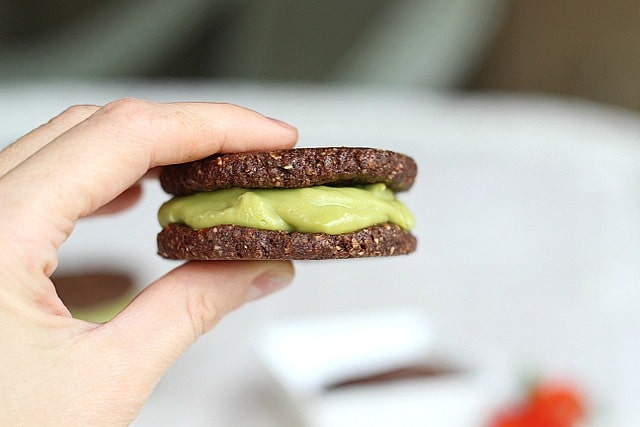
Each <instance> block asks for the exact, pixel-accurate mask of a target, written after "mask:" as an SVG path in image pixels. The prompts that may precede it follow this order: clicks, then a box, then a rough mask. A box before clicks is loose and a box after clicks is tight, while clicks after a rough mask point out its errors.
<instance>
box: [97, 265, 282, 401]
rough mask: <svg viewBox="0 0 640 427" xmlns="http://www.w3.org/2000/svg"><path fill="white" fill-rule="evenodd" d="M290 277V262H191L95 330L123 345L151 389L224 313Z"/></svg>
mask: <svg viewBox="0 0 640 427" xmlns="http://www.w3.org/2000/svg"><path fill="white" fill-rule="evenodd" d="M292 278H293V266H292V264H291V263H289V262H277V261H263V262H250V261H240V262H189V263H187V264H184V265H182V266H180V267H178V268H176V269H175V270H173V271H172V272H170V273H169V274H167V275H166V276H164V277H163V278H161V279H159V280H158V281H157V282H155V283H154V284H152V285H151V286H149V287H148V288H147V289H145V290H144V291H143V292H142V293H141V294H140V295H139V296H138V297H137V298H136V299H135V300H134V301H133V302H132V303H131V304H130V305H129V306H128V307H127V308H126V309H125V310H124V311H123V312H122V313H120V314H119V315H118V316H116V317H115V318H114V319H113V320H112V321H110V322H108V323H106V324H104V325H103V326H101V327H100V328H98V329H96V330H95V331H94V332H95V333H96V334H97V335H98V337H97V338H98V339H100V340H106V345H107V346H115V347H116V348H118V349H120V351H122V357H123V359H124V360H125V361H126V363H127V364H128V366H129V368H128V369H130V370H131V373H132V375H133V374H135V375H136V376H137V378H139V379H140V381H143V382H144V381H147V382H148V384H146V386H148V387H149V390H148V391H149V393H150V392H151V390H152V389H153V386H155V382H156V381H157V380H159V379H160V376H161V375H162V374H163V373H164V372H165V370H166V369H167V368H168V367H169V366H170V365H171V364H172V363H173V362H174V361H175V360H176V359H177V357H178V356H179V355H180V354H182V352H183V351H184V350H185V349H186V348H187V347H188V346H189V345H191V344H192V343H193V342H194V341H195V340H196V339H198V337H200V336H201V335H202V334H203V333H205V332H206V331H208V330H209V329H211V328H212V327H213V326H214V325H215V324H216V323H217V322H218V321H220V319H221V318H222V317H223V316H224V315H226V314H227V313H229V312H230V311H232V310H234V309H236V308H238V307H239V306H241V305H242V304H244V303H245V302H247V301H251V300H254V299H257V298H260V297H262V296H265V295H267V294H270V293H271V292H274V291H276V290H278V289H280V288H282V287H284V286H286V285H287V284H288V283H289V282H290V281H291V280H292ZM150 379H151V380H150Z"/></svg>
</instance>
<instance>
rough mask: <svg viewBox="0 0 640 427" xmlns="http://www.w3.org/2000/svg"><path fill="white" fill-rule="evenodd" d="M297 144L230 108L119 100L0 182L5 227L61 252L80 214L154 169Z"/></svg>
mask: <svg viewBox="0 0 640 427" xmlns="http://www.w3.org/2000/svg"><path fill="white" fill-rule="evenodd" d="M296 140H297V131H296V130H295V128H293V127H291V126H288V125H286V124H284V123H282V122H279V121H277V120H273V119H269V118H267V117H265V116H263V115H261V114H259V113H257V112H255V111H251V110H248V109H244V108H241V107H238V106H234V105H230V104H214V103H172V104H159V103H151V102H146V101H141V100H136V99H124V100H118V101H115V102H112V103H110V104H107V105H105V106H104V107H102V108H100V109H99V110H97V111H96V112H95V113H94V114H93V115H91V117H89V118H88V119H86V120H84V121H83V122H81V123H79V124H77V125H76V126H74V127H72V128H71V129H69V130H68V131H66V132H65V133H63V134H62V135H60V136H59V137H58V138H56V139H55V140H54V141H52V142H51V143H49V144H47V145H46V146H44V147H42V148H41V149H40V150H39V151H37V152H36V153H35V154H33V155H32V156H30V157H29V158H28V159H27V160H25V161H24V162H22V163H21V164H20V165H18V166H16V167H15V168H14V169H13V170H11V171H10V172H9V173H7V174H6V175H5V176H3V177H2V178H0V200H2V202H3V203H2V204H3V209H2V210H1V211H0V217H1V220H0V223H2V224H3V225H4V226H5V227H6V229H8V230H11V229H13V230H15V229H19V230H21V231H20V233H21V234H22V236H23V237H25V236H24V233H25V230H26V231H27V232H29V230H32V232H37V233H39V234H38V235H37V237H38V238H39V239H42V238H43V237H45V236H43V232H44V233H45V234H46V237H48V238H49V239H51V244H52V245H53V246H54V247H55V248H57V247H58V246H59V245H60V244H61V243H62V242H63V241H64V240H65V239H66V237H67V236H68V235H69V233H70V232H71V230H72V229H73V226H74V224H75V221H76V220H77V219H78V218H79V217H82V216H85V215H88V214H90V213H91V212H94V211H95V210H96V209H98V208H99V207H101V206H103V205H105V204H106V203H107V202H109V201H110V200H112V199H114V198H115V197H116V196H117V195H118V194H120V193H122V192H123V191H124V190H126V189H127V188H128V187H129V186H131V185H132V184H133V183H135V182H136V181H137V180H138V179H140V178H141V177H142V176H143V175H144V174H145V173H146V172H147V171H148V170H149V169H151V168H153V167H156V166H162V165H166V164H171V163H181V162H187V161H191V160H195V159H198V158H202V157H206V156H208V155H211V154H213V153H216V152H230V151H247V150H258V149H272V148H285V147H291V146H293V145H294V144H295V142H296ZM24 222H26V224H24ZM20 224H22V225H25V226H26V227H20V226H19V225H20ZM26 237H29V236H26ZM31 237H32V238H33V237H36V236H31ZM32 240H37V239H32Z"/></svg>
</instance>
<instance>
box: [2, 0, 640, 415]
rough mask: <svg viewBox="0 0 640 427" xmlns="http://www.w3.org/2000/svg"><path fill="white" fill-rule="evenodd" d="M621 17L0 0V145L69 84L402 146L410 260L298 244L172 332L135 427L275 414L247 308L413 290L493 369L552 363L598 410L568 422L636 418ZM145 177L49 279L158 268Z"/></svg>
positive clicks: (67, 99) (629, 23) (376, 0)
mask: <svg viewBox="0 0 640 427" xmlns="http://www.w3.org/2000/svg"><path fill="white" fill-rule="evenodd" d="M639 22H640V2H629V1H623V0H608V1H606V0H599V1H589V2H585V1H578V0H539V1H527V0H394V1H391V0H366V1H363V0H353V1H344V0H323V1H300V0H182V1H164V0H96V1H92V2H87V1H81V0H60V1H41V0H40V1H39V0H22V1H19V2H18V1H7V0H4V1H3V0H0V147H1V146H2V145H4V144H5V143H8V142H9V141H11V140H13V139H15V138H17V137H19V136H20V135H22V134H24V133H25V132H27V131H28V130H30V129H32V128H33V127H34V126H36V125H38V124H40V123H42V122H44V121H46V120H48V119H49V118H50V117H52V116H53V115H55V114H57V113H59V112H60V111H62V110H63V109H64V108H65V107H66V106H68V105H70V104H72V103H96V104H101V103H105V102H108V101H109V100H111V99H114V98H117V97H122V96H137V97H143V98H149V99H158V100H194V99H203V98H204V99H208V100H216V101H218V100H219V101H228V102H233V103H239V104H242V105H246V106H248V107H250V108H255V109H257V110H258V111H263V112H266V113H268V115H270V116H273V117H278V118H282V119H284V120H286V121H289V122H291V123H293V124H295V125H297V126H299V129H300V131H301V143H302V144H305V145H326V144H327V143H328V141H329V142H331V143H335V142H334V141H338V143H339V144H341V145H342V144H345V145H350V144H353V145H372V146H382V147H384V148H392V149H398V150H400V151H406V152H408V153H410V154H411V155H412V156H414V157H415V158H416V160H417V161H418V164H419V165H420V175H419V180H418V183H417V184H416V186H415V188H414V189H412V191H411V192H410V194H409V195H408V196H407V197H408V198H407V200H408V203H409V205H410V207H412V208H415V212H416V216H417V217H418V227H417V229H416V234H417V235H418V238H419V240H420V242H421V244H420V246H419V250H418V253H416V254H415V255H413V256H414V258H406V259H404V258H403V259H397V260H396V259H394V260H385V262H384V264H369V263H368V262H365V261H363V262H362V263H350V262H345V263H343V264H340V265H339V266H338V265H335V264H331V263H327V264H322V265H318V264H313V263H299V264H297V279H296V280H297V283H296V285H295V286H292V288H291V289H288V290H286V291H285V292H283V293H282V295H277V296H275V297H274V298H271V299H269V300H268V301H264V302H260V303H258V304H256V305H254V306H252V308H251V310H241V311H240V312H238V313H234V315H233V316H231V318H230V319H228V320H226V319H225V325H224V328H220V329H219V330H216V331H215V333H213V334H210V335H209V336H208V337H207V338H206V339H205V340H202V341H200V342H199V343H198V344H197V345H196V346H195V347H194V348H193V349H191V350H190V351H189V352H187V354H186V355H185V356H184V357H183V358H182V359H181V360H180V361H179V362H178V364H177V365H176V367H175V368H174V369H172V370H171V371H169V373H168V374H167V376H166V377H165V380H163V382H161V384H160V385H159V387H158V389H157V391H156V393H155V394H154V396H153V397H152V399H151V400H150V402H149V403H148V405H147V407H146V410H145V411H144V412H143V414H142V416H141V418H140V419H139V420H138V421H137V425H138V426H146V425H153V426H157V425H183V424H184V421H185V420H184V418H183V417H185V416H189V417H191V418H190V421H192V422H191V423H187V424H190V425H216V424H217V425H238V426H242V425H247V426H248V425H258V424H255V423H252V420H253V421H255V420H256V419H257V420H260V424H259V425H264V426H269V425H277V426H282V425H284V424H283V423H281V422H279V420H276V421H273V420H272V422H268V419H269V417H270V415H269V414H271V413H272V412H273V411H272V409H273V408H272V407H269V405H264V401H263V400H261V399H256V395H257V394H259V393H260V391H261V390H260V389H261V387H262V386H263V380H264V372H262V373H261V372H260V370H259V369H258V368H257V367H258V365H259V361H258V360H257V359H259V357H258V356H255V355H253V356H252V355H251V354H252V353H251V352H250V351H248V349H254V348H255V347H256V346H258V347H260V345H262V346H265V345H266V346H267V347H269V348H270V349H273V347H277V346H276V345H275V344H277V343H274V342H270V343H266V344H265V343H262V344H260V339H255V334H254V333H255V331H256V330H260V328H263V327H265V325H268V324H269V322H270V321H274V322H276V323H278V322H284V323H285V324H289V325H295V324H297V323H296V322H297V321H301V322H302V324H303V325H304V321H305V318H306V316H307V315H316V316H318V317H319V318H322V317H323V316H324V317H329V315H330V314H336V313H358V312H359V311H360V310H364V311H367V312H380V311H384V310H387V309H392V308H393V307H406V306H417V308H418V309H420V310H422V312H424V313H426V315H427V317H429V318H430V319H431V320H433V322H434V324H435V327H434V328H433V329H436V330H437V333H436V335H439V336H441V337H442V339H443V341H444V344H446V347H448V348H450V349H453V350H452V353H455V354H458V355H465V356H468V357H469V358H471V359H473V357H474V356H478V357H479V359H480V358H482V357H486V358H489V359H492V360H498V357H497V354H500V355H504V353H506V358H507V359H509V360H510V361H511V362H512V364H509V363H506V364H505V365H509V367H512V368H514V370H515V371H517V372H515V373H509V375H510V377H509V379H510V380H513V381H512V382H522V381H521V380H522V379H523V376H524V374H526V373H527V372H526V371H527V368H531V371H532V372H537V373H543V374H544V373H547V372H548V373H549V374H550V375H551V376H552V377H555V376H560V377H563V376H565V375H566V376H568V377H570V378H571V379H573V380H576V381H577V382H578V383H579V384H580V385H581V386H583V387H584V391H585V393H586V394H587V395H588V396H589V397H590V398H591V401H590V404H591V406H592V407H593V408H595V409H594V411H593V412H594V413H597V415H599V417H595V418H599V420H600V421H601V420H602V419H604V421H603V422H600V423H597V422H593V423H591V424H587V425H598V426H614V427H616V426H623V425H624V426H633V427H636V426H637V425H640V410H638V408H637V399H638V397H639V396H640V366H639V365H638V363H637V360H638V359H639V358H640V314H639V313H640V310H638V307H640V120H638V117H637V110H638V108H640V78H638V76H640V26H638V23H639ZM147 185H149V186H150V189H149V191H148V192H146V193H145V198H144V199H143V201H142V203H141V207H140V208H139V210H137V211H135V210H134V211H133V212H132V213H127V214H123V216H120V217H117V218H115V219H113V218H102V219H98V220H89V221H87V222H84V223H83V224H82V225H81V226H79V227H78V228H77V230H76V231H75V232H74V236H73V237H72V238H71V239H70V241H69V242H67V243H66V244H65V246H64V247H63V253H62V261H64V262H61V269H62V271H61V273H62V274H68V276H67V277H66V278H65V277H64V276H61V277H62V278H65V280H67V281H70V282H72V284H74V283H77V279H78V277H77V276H78V275H80V276H81V277H80V278H81V279H82V281H81V282H82V283H84V282H86V279H87V276H85V275H83V274H85V273H84V271H85V270H84V269H85V266H86V265H88V264H92V263H93V264H95V265H97V266H98V267H99V268H103V269H104V270H105V271H106V272H107V273H108V274H110V275H111V276H109V277H107V278H106V282H107V283H108V284H109V286H110V287H113V283H114V280H115V279H117V278H118V277H119V278H120V281H121V282H122V281H125V282H127V283H129V282H132V283H133V284H134V285H135V286H136V287H138V288H140V287H142V286H144V285H145V284H146V283H149V282H150V281H151V280H153V279H154V278H155V277H158V276H159V275H160V274H162V273H163V272H165V271H166V270H167V269H168V268H170V267H172V266H173V264H170V263H167V262H165V261H164V260H160V259H158V257H156V256H155V246H154V245H155V240H154V237H155V233H156V232H157V231H158V230H157V228H158V226H157V224H156V223H155V222H154V221H149V220H148V219H149V218H152V217H153V216H154V215H155V212H156V210H157V206H158V205H159V204H160V203H161V202H162V201H164V200H165V199H166V195H164V194H163V193H162V192H161V191H160V190H159V188H156V187H152V184H147ZM145 191H146V190H145ZM0 203H1V202H0ZM113 222H118V224H119V226H118V227H119V228H117V229H121V230H127V232H124V231H123V233H122V235H117V234H116V233H113V232H112V231H109V230H112V229H113V228H112V227H113V225H112V224H113ZM96 235H100V236H102V237H101V241H100V245H99V247H97V248H96V247H95V246H96V245H95V238H94V236H96ZM123 236H129V237H128V238H129V239H130V240H134V241H132V242H130V244H128V245H126V248H123V244H122V239H123ZM130 236H136V238H134V239H131V238H130ZM65 251H66V252H65ZM109 251H111V252H110V253H111V254H113V255H114V257H112V258H108V257H106V258H108V259H107V261H108V262H107V263H106V264H105V257H104V253H105V252H109ZM125 253H126V255H127V256H125V255H123V254H125ZM116 255H117V256H116ZM109 262H111V263H120V264H123V265H124V266H125V267H127V266H128V267H129V268H125V270H126V273H127V274H122V271H121V270H119V269H117V268H116V270H115V274H114V266H113V265H108V264H109ZM373 262H376V261H373ZM378 265H384V267H383V268H380V267H378ZM65 266H67V267H71V269H70V270H67V271H66V272H65V271H64V268H65ZM326 266H328V267H326ZM129 271H133V272H135V274H133V277H130V275H129V274H128V273H129ZM69 272H70V273H69ZM78 272H79V273H78ZM98 272H99V273H100V274H98V275H97V276H96V277H98V276H99V278H101V280H102V279H103V278H104V276H105V274H103V270H99V271H98ZM61 280H62V279H61ZM102 281H105V280H102ZM94 285H95V284H94ZM95 286H97V285H95ZM374 287H375V290H376V291H375V292H371V289H372V288H374ZM94 289H95V288H94ZM61 294H62V293H61ZM110 308H111V307H110ZM110 314H112V313H110ZM287 322H290V323H287ZM430 331H431V329H430ZM307 332H308V331H307V330H306V329H304V334H305V335H306V334H307ZM258 335H260V334H258ZM266 335H268V334H266ZM283 341H286V340H283ZM292 341H294V343H293V344H292V345H291V347H290V348H289V349H288V350H286V349H284V350H282V351H281V352H280V353H278V355H277V356H276V357H275V360H280V356H282V357H285V356H286V352H287V351H292V352H293V353H292V354H295V351H297V348H296V342H297V340H292ZM339 347H340V346H339V345H338V346H336V348H334V349H333V350H336V351H337V353H336V355H337V356H336V357H337V358H338V359H339V358H340V357H341V354H340V352H339V350H340V349H339ZM479 359H478V360H479ZM368 362H369V361H367V360H363V361H362V363H363V364H364V365H366V364H367V363H368ZM279 368H282V369H283V370H284V371H287V370H288V369H289V368H290V366H284V367H282V366H276V367H275V368H274V367H273V366H271V371H272V372H271V374H272V375H271V376H272V377H276V381H277V380H278V378H277V374H278V369H279ZM311 376H313V375H311ZM270 378H271V377H270ZM271 379H273V378H271ZM280 382H281V384H280V388H284V389H285V393H284V394H290V395H294V396H293V398H294V400H295V399H297V398H301V396H302V398H306V395H305V394H304V393H302V394H300V393H299V394H300V395H297V394H296V393H297V391H296V390H295V388H294V389H292V388H287V387H288V386H287V384H286V382H282V381H280ZM289 386H290V385H289ZM427 388H428V387H427ZM177 391H179V392H177ZM510 391H511V392H513V390H512V389H511V390H510ZM484 394H485V395H487V393H484ZM332 396H335V395H332ZM460 396H462V397H460ZM464 396H465V395H464V394H462V395H458V400H455V399H454V400H453V401H452V402H454V403H455V405H457V408H458V412H460V413H462V412H464V411H461V410H460V408H461V406H460V403H461V402H463V401H466V402H467V403H468V399H467V400H465V399H466V398H465V397H464ZM487 396H488V395H487ZM512 396H515V394H513V393H512ZM290 397H291V396H290ZM325 398H326V396H325V395H324V394H323V392H319V396H317V400H313V401H312V402H311V403H310V404H309V406H310V407H314V405H315V406H317V405H316V404H317V403H318V402H320V403H322V402H325V403H324V404H325V405H327V403H326V401H325ZM332 399H333V397H332V398H331V399H329V400H332ZM337 400H339V399H337ZM426 400H430V401H433V402H437V401H435V400H432V398H427V399H426ZM332 401H333V400H332ZM383 401H384V399H383ZM277 403H281V402H277ZM307 403H308V402H307ZM492 403H493V402H492ZM495 403H496V407H498V406H499V405H498V402H495ZM261 405H262V406H267V407H268V408H264V407H263V408H262V409H260V407H261ZM421 405H422V406H424V402H421ZM455 405H454V406H455ZM294 406H295V405H294ZM297 406H298V407H299V408H300V407H302V408H303V411H304V410H306V409H304V408H307V407H306V406H305V403H304V402H303V403H301V402H300V401H297ZM320 406H322V405H320ZM329 406H330V405H329ZM367 406H370V404H369V403H368V401H367V402H366V403H365V404H364V407H365V411H366V410H367ZM436 406H438V405H437V403H436V404H434V405H432V407H436ZM325 407H326V406H325ZM381 407H384V405H381ZM178 409H179V410H178ZM307 409H308V408H307ZM316 409H317V408H316ZM454 411H455V409H454ZM185 414H186V415H185ZM449 414H450V413H449ZM316 415H317V414H316ZM304 416H306V417H308V418H309V419H310V420H313V419H314V416H315V415H314V414H313V413H305V414H304ZM357 416H360V415H357ZM243 417H244V418H243ZM445 418H446V416H445ZM425 419H426V418H425ZM239 420H244V421H239ZM416 421H417V422H418V423H419V424H418V425H439V426H445V425H449V424H445V423H444V422H443V421H442V419H440V420H439V421H434V420H433V419H431V420H430V421H429V422H422V421H423V420H421V419H416ZM420 422H422V424H420ZM396 424H397V425H403V424H402V423H400V424H398V423H396ZM287 425H288V424H287ZM293 425H296V426H297V425H301V424H300V423H298V424H293ZM304 425H310V426H313V427H317V426H319V425H329V426H331V427H334V426H335V424H331V423H327V424H322V423H316V424H314V423H313V422H309V423H305V424H304ZM347 425H364V424H360V423H358V422H355V423H352V424H347ZM367 425H373V424H370V423H369V424H367ZM385 425H388V423H387V424H385ZM457 425H462V426H465V427H466V426H469V427H471V425H470V424H457ZM538 427H540V426H538Z"/></svg>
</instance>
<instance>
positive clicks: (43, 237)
mask: <svg viewBox="0 0 640 427" xmlns="http://www.w3.org/2000/svg"><path fill="white" fill-rule="evenodd" d="M296 140H297V131H296V129H295V128H293V127H291V126H289V125H287V124H284V123H282V122H279V121H277V120H273V119H269V118H267V117H265V116H262V115H260V114H258V113H256V112H254V111H250V110H246V109H243V108H241V107H237V106H233V105H228V104H212V103H175V104H157V103H149V102H145V101H140V100H134V99H125V100H118V101H114V102H112V103H110V104H107V105H105V106H102V107H99V106H89V105H86V106H75V107H72V108H69V109H68V110H66V111H65V112H63V113H62V114H60V115H59V116H57V117H55V118H53V119H52V120H51V121H49V122H48V123H46V124H44V125H42V126H41V127H39V128H37V129H35V130H34V131H32V132H30V133H29V134H27V135H25V136H24V137H22V138H21V139H19V140H18V141H16V142H15V143H13V144H12V145H10V146H9V147H7V148H6V149H5V150H4V151H2V152H0V201H1V203H0V260H1V261H0V262H1V263H2V266H1V267H0V425H61V426H62V425H64V426H69V425H85V426H89V425H90V426H99V425H108V426H114V425H127V424H129V423H131V422H132V421H133V419H134V418H135V417H136V416H137V415H138V413H139V412H140V410H141V408H142V406H143V405H144V402H145V401H146V400H147V399H148V397H149V396H150V394H151V393H152V391H153V389H154V387H155V385H156V384H157V383H158V381H159V380H160V378H161V377H162V375H163V374H164V372H165V371H166V370H167V369H168V368H169V367H170V366H171V365H172V363H173V362H174V361H175V360H176V359H177V358H178V356H180V354H182V353H183V352H184V351H185V350H186V349H187V347H189V346H190V345H191V344H192V343H193V342H194V341H195V340H197V339H198V338H199V337H200V336H201V335H202V334H204V333H205V332H207V331H208V330H210V329H211V328H212V327H213V326H215V325H216V324H217V323H218V322H219V320H220V319H221V318H222V317H223V316H224V315H226V314H227V313H229V312H231V311H233V310H235V309H237V308H239V307H240V306H242V305H243V304H244V303H246V302H248V301H252V300H255V299H257V298H260V297H262V296H265V295H267V294H269V293H271V292H273V291H275V290H277V289H280V288H282V287H284V286H285V285H286V284H288V283H289V282H290V281H291V279H292V277H293V267H292V265H291V264H290V263H288V262H188V263H185V264H182V265H181V266H179V267H177V268H175V269H174V270H172V271H170V272H168V273H167V274H166V275H164V276H163V277H161V278H159V279H158V280H156V281H155V282H154V283H151V284H150V285H149V286H147V287H146V288H145V289H144V290H143V291H142V292H141V293H140V295H138V296H137V297H136V298H135V299H134V301H133V302H132V303H131V304H130V305H129V306H128V307H127V308H126V309H125V310H124V311H123V312H122V313H120V314H119V315H118V316H116V317H115V318H114V319H113V320H111V321H109V322H107V323H103V324H94V323H89V322H85V321H81V320H78V319H74V318H72V317H71V315H70V314H69V311H68V310H67V308H66V307H65V306H64V304H63V303H62V302H61V301H60V299H59V298H58V296H57V294H56V292H55V289H54V286H53V283H52V282H51V280H50V276H51V274H52V273H53V272H54V270H55V269H56V267H57V264H58V259H57V251H58V248H59V247H60V245H61V244H62V243H63V242H64V241H65V240H66V239H67V238H68V237H69V235H70V234H71V232H72V231H73V229H74V226H75V225H76V222H77V221H78V220H79V219H81V218H82V217H85V216H88V215H95V214H105V213H113V212H117V211H120V210H122V209H125V208H127V207H129V206H131V205H132V204H133V203H135V202H136V200H137V199H138V197H139V195H140V191H141V190H140V185H139V180H140V179H142V178H143V177H144V176H145V175H149V171H150V170H151V171H153V170H154V168H157V167H160V166H162V165H167V164H171V163H179V162H185V161H190V160H195V159H199V158H202V157H205V156H207V155H210V154H213V153H215V152H232V151H246V150H254V149H272V148H273V149H275V148H288V147H292V146H293V145H294V144H295V143H296ZM152 174H153V172H152ZM149 238H150V239H154V238H155V236H149ZM123 244H126V237H123ZM140 256H141V259H144V258H145V257H146V256H155V255H154V254H140Z"/></svg>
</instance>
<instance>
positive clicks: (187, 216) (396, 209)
mask: <svg viewBox="0 0 640 427" xmlns="http://www.w3.org/2000/svg"><path fill="white" fill-rule="evenodd" d="M158 220H159V221H160V224H161V225H162V226H163V227H164V226H166V225H167V224H170V223H181V224H186V225H188V226H190V227H192V228H196V229H198V228H209V227H214V226H216V225H222V224H234V225H238V226H242V227H252V228H258V229H262V230H282V231H301V232H305V233H328V234H341V233H348V232H352V231H357V230H360V229H362V228H365V227H369V226H372V225H375V224H380V223H384V222H391V223H394V224H397V225H398V226H400V227H402V228H404V229H407V230H409V229H411V228H412V227H413V226H414V223H415V221H414V219H413V216H412V215H411V213H410V212H409V210H408V209H407V207H406V206H405V205H404V204H403V203H402V202H400V201H399V200H397V199H396V197H395V195H394V193H393V192H392V191H391V190H389V189H388V188H387V187H386V185H384V184H371V185H366V186H361V187H327V186H316V187H307V188H290V189H266V190H264V189H263V190H256V189H245V188H230V189H226V190H217V191H211V192H203V193H196V194H192V195H189V196H184V197H176V198H173V199H171V200H169V201H168V202H166V203H165V204H163V205H162V206H161V207H160V211H159V212H158Z"/></svg>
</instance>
